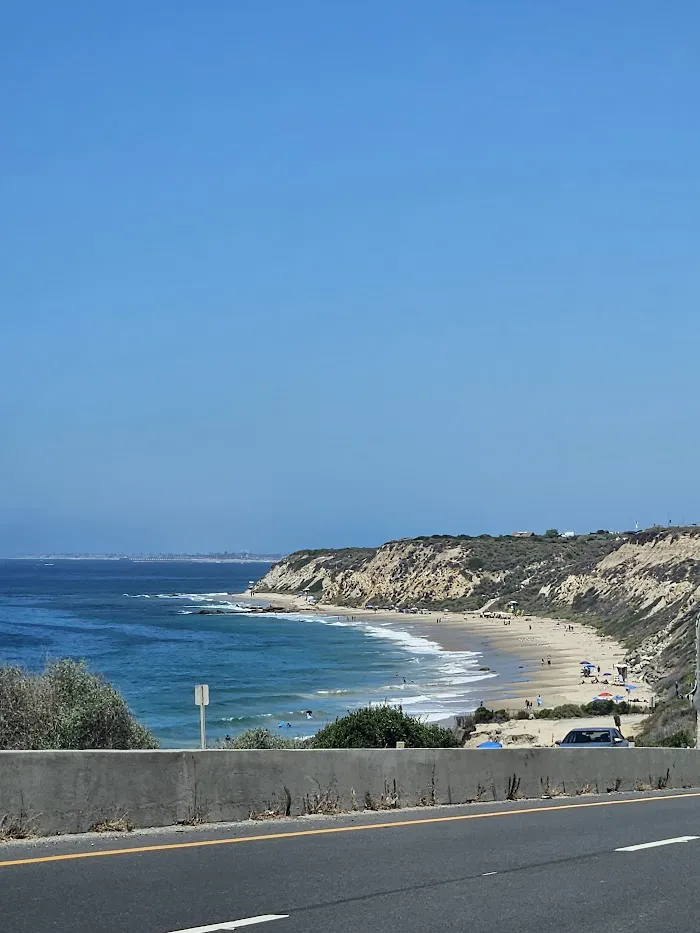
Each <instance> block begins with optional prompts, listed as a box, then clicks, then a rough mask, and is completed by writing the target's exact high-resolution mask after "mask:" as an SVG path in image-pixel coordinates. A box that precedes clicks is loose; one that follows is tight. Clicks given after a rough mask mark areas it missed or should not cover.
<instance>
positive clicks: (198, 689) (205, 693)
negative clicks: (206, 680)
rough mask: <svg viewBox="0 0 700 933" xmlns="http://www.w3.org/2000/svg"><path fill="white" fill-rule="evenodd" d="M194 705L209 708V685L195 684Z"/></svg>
mask: <svg viewBox="0 0 700 933" xmlns="http://www.w3.org/2000/svg"><path fill="white" fill-rule="evenodd" d="M194 705H195V706H209V684H195V688H194Z"/></svg>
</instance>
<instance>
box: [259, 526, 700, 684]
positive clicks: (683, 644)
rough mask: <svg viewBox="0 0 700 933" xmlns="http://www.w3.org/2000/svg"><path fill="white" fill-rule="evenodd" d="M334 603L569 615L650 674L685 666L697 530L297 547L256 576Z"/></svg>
mask: <svg viewBox="0 0 700 933" xmlns="http://www.w3.org/2000/svg"><path fill="white" fill-rule="evenodd" d="M258 589H259V590H261V591H264V592H279V593H301V592H305V593H307V594H312V595H313V596H315V597H316V598H317V599H318V600H319V602H323V603H330V604H334V605H343V606H349V607H352V606H378V607H400V608H441V609H449V610H453V611H470V610H472V611H473V610H479V609H483V608H485V607H487V606H488V607H490V608H493V609H496V608H504V607H505V606H507V604H508V603H509V602H511V601H515V602H517V606H518V608H519V609H522V610H524V611H526V612H531V613H539V614H542V615H548V616H554V617H559V618H569V619H574V618H576V619H580V620H582V621H588V622H590V623H592V624H594V625H596V626H598V627H599V628H600V629H601V630H602V631H604V632H606V633H608V634H611V635H614V636H615V637H616V638H618V639H619V640H621V641H622V642H623V643H624V644H625V645H627V647H628V649H629V650H630V656H631V660H632V662H633V664H636V665H638V666H639V667H640V668H641V667H644V669H645V670H646V671H647V676H648V678H649V679H650V680H659V679H660V678H663V677H665V676H672V677H678V676H680V675H681V674H683V673H686V672H688V670H689V668H690V665H691V658H692V656H693V641H692V633H693V631H694V621H695V616H696V614H697V611H698V608H700V607H698V605H697V601H698V598H699V597H700V529H698V528H695V527H692V528H669V529H655V530H651V531H645V532H641V533H629V534H609V533H606V532H598V533H596V534H591V535H579V536H576V537H570V538H566V537H561V536H557V535H555V534H549V535H544V536H530V537H518V536H503V537H500V538H492V537H489V536H483V535H482V536H481V537H478V538H470V537H467V536H459V537H449V536H443V535H434V536H432V537H422V538H411V539H402V540H399V541H390V542H388V543H387V544H384V545H382V546H381V547H379V548H347V549H342V550H328V551H298V552H296V553H294V554H291V555H290V556H289V557H286V558H285V559H284V560H282V561H280V562H279V563H277V564H275V565H274V566H273V567H272V568H271V569H270V571H269V572H268V574H267V575H266V576H265V577H264V578H263V579H262V580H261V581H260V583H259V584H258Z"/></svg>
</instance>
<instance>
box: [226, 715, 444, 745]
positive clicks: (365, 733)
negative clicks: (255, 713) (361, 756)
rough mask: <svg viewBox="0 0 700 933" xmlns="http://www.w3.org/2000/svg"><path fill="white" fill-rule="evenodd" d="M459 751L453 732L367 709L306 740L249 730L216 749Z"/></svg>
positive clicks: (413, 717)
mask: <svg viewBox="0 0 700 933" xmlns="http://www.w3.org/2000/svg"><path fill="white" fill-rule="evenodd" d="M397 742H404V743H405V745H406V748H456V747H457V745H458V744H459V743H458V741H457V739H456V737H455V735H454V733H453V732H451V731H450V730H449V729H443V728H442V727H441V726H437V725H431V724H428V723H425V722H423V721H422V720H420V719H418V718H417V717H415V716H410V715H409V714H408V713H404V712H403V710H402V709H400V708H397V707H394V706H388V705H382V706H365V707H362V708H361V709H357V710H354V711H353V712H351V713H348V715H347V716H343V717H341V718H339V719H336V720H335V722H332V723H329V724H328V725H327V726H324V727H323V728H322V729H321V730H320V731H319V732H317V733H316V735H314V736H311V737H310V738H307V739H286V738H284V737H283V736H280V735H276V734H275V733H274V732H271V731H270V730H269V729H249V730H247V731H246V732H242V733H241V734H240V735H237V736H235V737H234V738H226V739H224V740H222V741H221V742H218V743H217V748H261V749H266V748H396V743H397Z"/></svg>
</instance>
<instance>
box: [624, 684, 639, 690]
mask: <svg viewBox="0 0 700 933" xmlns="http://www.w3.org/2000/svg"><path fill="white" fill-rule="evenodd" d="M636 689H637V688H636V687H635V685H634V684H627V686H626V687H625V690H636Z"/></svg>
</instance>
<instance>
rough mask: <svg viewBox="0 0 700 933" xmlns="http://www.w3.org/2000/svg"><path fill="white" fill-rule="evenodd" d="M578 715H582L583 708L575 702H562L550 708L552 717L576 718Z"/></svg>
mask: <svg viewBox="0 0 700 933" xmlns="http://www.w3.org/2000/svg"><path fill="white" fill-rule="evenodd" d="M580 716H583V710H582V709H581V707H580V706H577V705H576V704H575V703H564V704H563V705H562V706H555V707H554V709H553V710H552V718H553V719H578V718H579V717H580Z"/></svg>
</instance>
